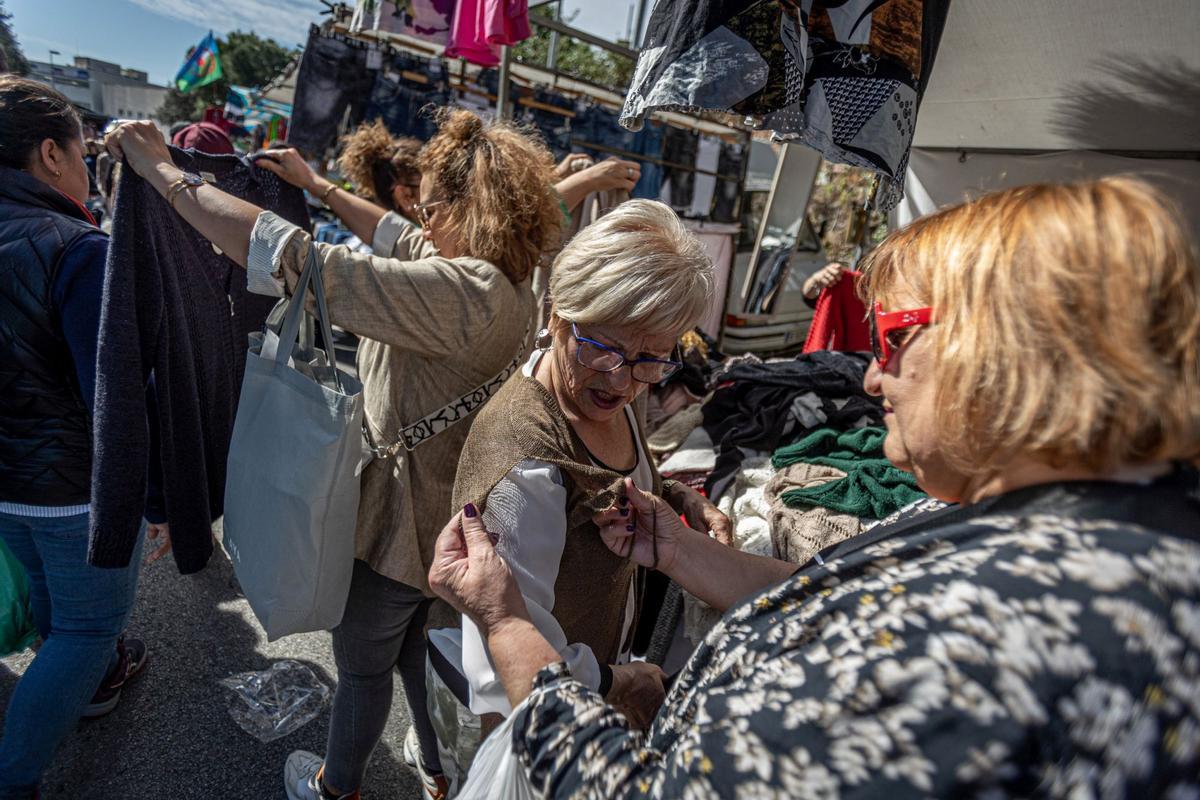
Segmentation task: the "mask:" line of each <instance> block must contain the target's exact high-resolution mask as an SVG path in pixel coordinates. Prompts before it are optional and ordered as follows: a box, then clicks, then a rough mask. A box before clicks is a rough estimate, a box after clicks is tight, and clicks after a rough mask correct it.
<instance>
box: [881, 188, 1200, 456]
mask: <svg viewBox="0 0 1200 800" xmlns="http://www.w3.org/2000/svg"><path fill="white" fill-rule="evenodd" d="M865 272H866V274H865V276H864V278H863V282H862V284H861V285H860V292H861V293H862V295H863V297H864V299H865V300H867V302H868V305H869V306H871V307H873V304H874V302H875V301H876V300H878V301H880V302H881V303H882V305H883V308H884V310H885V311H889V310H899V309H900V308H901V307H906V306H909V305H911V304H916V305H918V306H925V305H929V306H932V307H933V309H934V311H933V313H934V320H935V324H934V325H933V326H932V327H931V328H929V329H928V330H927V331H926V332H925V334H924V335H926V336H931V337H932V341H933V343H932V347H933V348H934V357H935V366H934V369H933V372H932V374H931V375H929V376H928V378H929V380H934V381H937V388H936V401H935V402H936V408H937V412H938V414H939V429H940V431H941V439H942V440H941V441H940V442H939V444H940V445H941V449H942V452H943V453H944V455H945V456H946V457H948V458H949V459H950V463H951V464H952V465H954V466H955V467H956V468H957V469H960V470H961V471H963V473H964V474H969V475H975V476H986V475H990V474H994V473H995V472H997V471H998V470H999V469H1001V468H1002V467H1003V466H1004V465H1005V464H1007V463H1008V462H1010V461H1011V460H1012V459H1013V458H1015V457H1017V456H1027V457H1032V458H1034V459H1036V460H1038V461H1040V462H1043V463H1047V464H1050V465H1052V466H1055V467H1063V466H1081V465H1085V466H1087V467H1089V468H1091V469H1094V470H1099V471H1103V470H1107V469H1112V468H1114V467H1117V466H1119V465H1126V464H1138V463H1149V462H1155V461H1162V460H1167V459H1187V460H1191V459H1195V458H1196V457H1197V455H1200V355H1198V348H1200V269H1198V265H1197V258H1196V252H1195V250H1194V248H1193V245H1192V243H1191V242H1190V241H1189V238H1188V235H1187V234H1186V233H1185V230H1184V227H1183V224H1182V222H1181V218H1180V215H1179V212H1178V211H1177V210H1176V209H1175V208H1174V207H1173V206H1172V204H1171V203H1170V202H1169V201H1168V200H1167V199H1166V198H1165V197H1164V196H1163V195H1162V194H1160V193H1159V192H1158V191H1156V190H1155V189H1153V188H1151V187H1150V186H1149V185H1147V184H1146V183H1144V182H1142V181H1140V180H1136V179H1132V178H1124V177H1121V178H1105V179H1102V180H1097V181H1088V182H1081V183H1074V184H1066V185H1056V184H1036V185H1032V186H1022V187H1019V188H1015V189H1009V190H1007V191H1002V192H996V193H994V194H990V195H987V196H985V197H981V198H980V199H978V200H975V201H973V202H968V203H964V204H963V205H960V206H956V207H954V208H948V209H945V210H942V211H938V212H937V213H935V214H931V215H930V216H927V217H923V218H921V219H919V220H917V221H915V222H913V223H912V224H911V225H909V226H908V227H906V228H904V229H903V230H900V231H897V232H896V233H894V234H892V235H891V236H889V237H888V238H887V239H886V240H885V241H884V242H883V244H881V245H880V246H879V248H878V249H876V250H875V252H874V253H872V254H871V255H870V257H869V259H868V264H867V266H866V268H865Z"/></svg>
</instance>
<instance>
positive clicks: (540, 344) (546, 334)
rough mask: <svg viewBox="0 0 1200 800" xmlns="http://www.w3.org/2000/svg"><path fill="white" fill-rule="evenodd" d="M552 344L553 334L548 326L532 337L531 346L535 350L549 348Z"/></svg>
mask: <svg viewBox="0 0 1200 800" xmlns="http://www.w3.org/2000/svg"><path fill="white" fill-rule="evenodd" d="M553 345H554V334H552V333H550V329H549V328H542V329H541V330H540V331H538V332H537V336H535V337H534V338H533V346H534V348H535V349H537V350H549V349H550V348H551V347H552V346H553Z"/></svg>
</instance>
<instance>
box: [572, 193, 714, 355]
mask: <svg viewBox="0 0 1200 800" xmlns="http://www.w3.org/2000/svg"><path fill="white" fill-rule="evenodd" d="M713 284H714V279H713V269H712V261H711V260H710V259H709V257H708V255H707V254H706V253H705V252H704V246H703V245H701V244H700V242H699V240H697V239H696V237H695V236H693V235H692V234H691V232H690V231H688V229H687V228H685V227H684V226H683V223H682V222H680V221H679V217H677V216H676V215H675V212H674V211H672V210H671V209H670V208H669V207H667V206H666V205H664V204H662V203H660V202H658V201H656V200H629V201H626V202H624V203H622V204H621V205H619V206H617V207H616V208H614V209H613V210H612V211H610V212H608V213H607V214H606V215H604V216H603V217H601V218H600V219H599V220H597V221H596V222H594V223H592V224H591V225H589V226H588V227H586V228H584V229H583V230H582V231H580V232H579V233H578V234H577V235H576V236H575V238H574V239H572V240H571V241H570V242H569V243H568V244H567V246H566V247H564V248H563V250H562V252H561V253H559V254H558V258H556V259H555V260H554V266H553V268H552V269H551V272H550V298H551V300H552V301H553V304H554V313H555V314H557V315H558V316H559V318H561V319H564V320H566V321H567V322H577V323H580V324H587V325H621V326H627V327H631V328H634V329H637V330H641V331H655V332H663V333H672V334H674V335H676V336H678V335H680V334H682V333H684V332H685V331H687V330H689V329H691V328H692V327H693V326H695V324H696V323H697V322H698V321H699V320H700V317H701V316H702V315H703V314H704V312H705V311H707V310H708V307H709V303H710V302H711V301H712V296H713Z"/></svg>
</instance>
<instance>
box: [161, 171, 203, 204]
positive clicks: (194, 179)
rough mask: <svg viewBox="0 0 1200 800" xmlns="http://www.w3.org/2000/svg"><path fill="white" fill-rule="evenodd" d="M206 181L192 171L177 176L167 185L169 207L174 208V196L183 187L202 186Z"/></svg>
mask: <svg viewBox="0 0 1200 800" xmlns="http://www.w3.org/2000/svg"><path fill="white" fill-rule="evenodd" d="M205 183H207V181H205V180H204V178H202V177H200V176H199V175H197V174H196V173H194V172H185V173H183V175H181V176H180V177H179V178H177V179H176V180H175V181H174V182H173V183H172V184H171V185H170V186H168V187H167V202H168V203H170V204H171V208H175V198H176V197H178V196H179V193H180V192H182V191H183V190H184V189H195V188H197V187H199V186H203V185H204V184H205Z"/></svg>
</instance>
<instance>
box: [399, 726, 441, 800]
mask: <svg viewBox="0 0 1200 800" xmlns="http://www.w3.org/2000/svg"><path fill="white" fill-rule="evenodd" d="M404 763H405V764H408V766H409V767H410V768H411V769H412V771H413V772H415V773H417V778H418V780H420V782H421V798H422V800H446V798H447V797H448V796H449V795H450V784H449V782H448V781H447V780H446V776H445V775H444V774H443V773H441V772H435V773H430V772H426V771H425V765H424V764H423V763H421V742H420V741H419V740H418V739H417V729H416V728H415V727H414V726H412V725H410V726H409V727H408V733H406V734H405V735H404Z"/></svg>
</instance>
